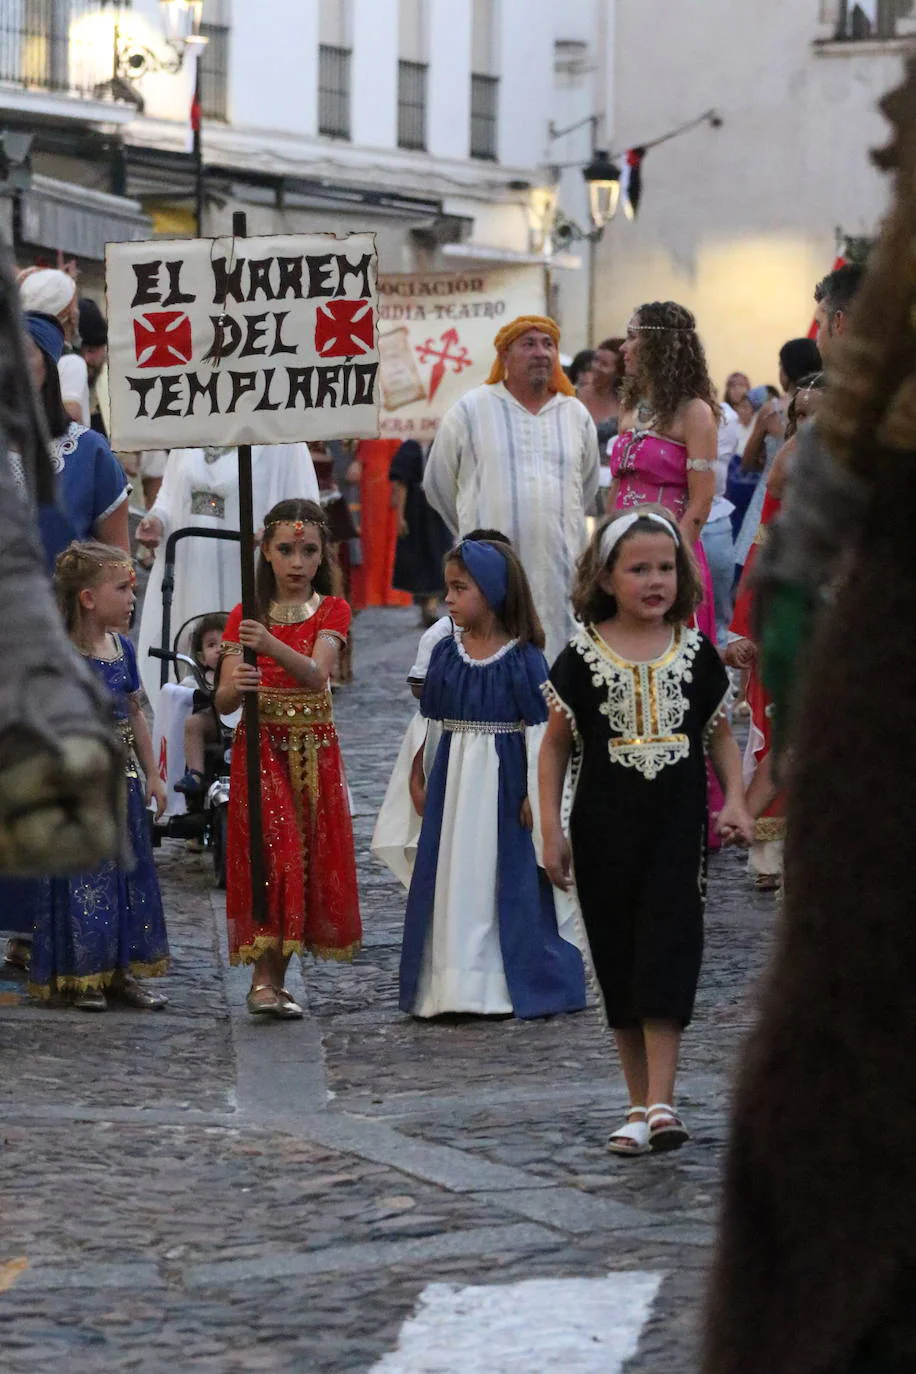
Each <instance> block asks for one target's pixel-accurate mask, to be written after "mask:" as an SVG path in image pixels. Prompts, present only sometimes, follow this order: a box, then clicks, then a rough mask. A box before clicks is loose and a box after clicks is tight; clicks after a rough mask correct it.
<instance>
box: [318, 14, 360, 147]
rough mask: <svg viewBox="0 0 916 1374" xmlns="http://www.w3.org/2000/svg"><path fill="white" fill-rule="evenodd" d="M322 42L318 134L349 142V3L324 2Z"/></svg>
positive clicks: (319, 66)
mask: <svg viewBox="0 0 916 1374" xmlns="http://www.w3.org/2000/svg"><path fill="white" fill-rule="evenodd" d="M318 41H319V45H320V46H319V49H318V132H319V133H320V134H324V135H325V137H327V138H349V137H350V59H351V56H352V51H353V47H352V41H351V38H350V3H349V0H320V8H319V19H318Z"/></svg>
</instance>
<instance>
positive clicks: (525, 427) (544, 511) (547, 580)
mask: <svg viewBox="0 0 916 1374" xmlns="http://www.w3.org/2000/svg"><path fill="white" fill-rule="evenodd" d="M598 475H599V458H598V435H597V431H596V429H595V424H594V421H593V420H592V417H591V416H590V415H589V413H588V411H587V410H586V409H585V406H584V405H582V403H581V401H578V400H576V398H575V397H574V396H564V395H561V394H560V393H559V392H558V393H556V394H555V395H554V396H552V397H551V399H550V400H549V401H548V402H547V404H546V405H545V406H543V407H542V409H541V410H539V411H538V413H537V414H536V415H533V414H532V413H531V411H529V410H527V409H526V408H525V406H523V405H522V404H521V403H520V402H519V401H517V400H516V399H515V397H514V396H513V395H512V394H511V392H509V391H508V390H507V389H506V387H505V386H504V385H503V384H502V383H501V382H500V383H498V384H497V385H496V386H486V385H485V386H479V387H475V388H474V390H472V391H469V392H468V393H467V395H466V396H463V397H462V398H461V400H460V401H457V402H456V403H455V404H454V405H453V406H452V408H451V409H450V410H449V411H448V412H447V413H446V415H445V416H444V417H443V419H442V423H441V424H440V426H439V430H438V433H437V434H436V438H435V441H434V442H433V446H432V449H431V450H430V454H429V459H428V462H427V465H426V472H425V476H424V479H423V486H424V489H425V491H426V496H427V499H428V501H429V503H430V505H431V506H433V507H434V509H435V510H437V511H438V512H439V514H440V515H441V516H442V518H443V520H444V521H445V522H446V524H447V525H448V526H449V528H450V529H451V530H452V531H453V533H455V534H456V535H457V534H459V533H460V534H466V533H468V531H470V530H472V529H474V528H477V527H485V528H486V527H489V528H492V529H498V530H501V531H502V532H503V534H505V535H506V536H507V537H508V538H509V539H511V541H512V543H513V545H514V547H515V551H516V553H517V554H518V556H519V557H520V559H521V560H522V563H523V564H524V568H525V571H526V573H527V574H528V580H529V582H530V583H531V591H532V594H533V596H534V604H535V606H536V607H537V611H538V615H539V616H540V617H541V621H542V623H543V626H544V633H545V634H546V636H547V647H546V650H545V653H546V657H547V661H548V663H552V662H553V660H554V659H555V658H556V657H557V655H558V654H559V653H560V651H561V649H563V648H564V646H565V645H566V644H567V642H568V641H569V640H570V638H571V637H572V635H573V634H574V633H575V629H576V625H575V621H574V619H573V615H572V609H571V607H570V595H571V592H572V586H573V580H574V577H575V569H576V560H577V558H578V557H579V554H580V553H581V551H582V549H583V548H584V546H585V542H586V523H585V516H586V512H587V511H588V510H589V508H590V507H591V505H592V502H593V501H594V499H595V495H596V493H597V491H598Z"/></svg>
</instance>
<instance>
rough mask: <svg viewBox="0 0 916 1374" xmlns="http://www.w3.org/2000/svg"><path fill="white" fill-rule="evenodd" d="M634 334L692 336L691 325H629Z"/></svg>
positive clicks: (693, 330) (692, 327) (692, 329)
mask: <svg viewBox="0 0 916 1374" xmlns="http://www.w3.org/2000/svg"><path fill="white" fill-rule="evenodd" d="M630 328H631V329H632V330H633V332H634V334H645V333H652V334H693V333H694V332H695V329H694V326H693V325H692V324H631V325H630Z"/></svg>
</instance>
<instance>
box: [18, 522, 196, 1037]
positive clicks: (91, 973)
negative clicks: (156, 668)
mask: <svg viewBox="0 0 916 1374" xmlns="http://www.w3.org/2000/svg"><path fill="white" fill-rule="evenodd" d="M55 581H56V586H57V593H58V600H59V602H60V607H61V611H62V613H63V616H64V620H65V622H66V625H67V630H68V632H69V634H70V638H71V639H72V640H73V642H74V644H75V645H76V647H77V648H78V649H79V650H80V652H81V653H83V654H85V656H86V658H87V659H88V660H89V663H90V665H91V666H92V668H93V669H94V670H95V671H96V672H97V673H98V675H99V677H100V678H101V679H102V681H103V682H104V684H105V686H106V687H107V688H108V691H109V692H110V694H111V698H112V714H113V717H114V723H115V727H116V729H117V731H118V733H119V734H120V736H121V738H122V740H123V743H124V748H125V771H126V782H127V788H126V805H127V839H128V845H129V854H128V859H127V862H126V863H123V864H117V863H114V862H111V863H105V864H102V865H101V866H100V867H99V868H96V869H93V871H92V872H91V873H83V874H80V875H78V876H76V877H74V876H70V877H67V878H45V879H43V880H42V881H41V882H40V883H39V884H38V885H37V886H38V893H37V901H36V906H37V914H36V919H35V935H34V943H33V945H32V965H31V978H30V982H29V991H30V992H31V994H32V995H33V996H34V997H36V998H38V999H39V1000H43V1001H44V1000H47V999H49V998H50V997H51V996H52V995H54V994H61V995H63V996H64V997H65V998H67V999H68V1000H69V1001H71V1003H72V1005H73V1006H75V1007H78V1008H79V1009H80V1010H82V1011H105V1010H106V1008H107V1006H108V998H114V999H116V1000H118V1001H120V1002H125V1003H127V1004H128V1005H130V1006H133V1007H138V1008H141V1009H144V1010H158V1009H159V1008H161V1007H164V1006H165V1005H166V999H165V998H164V997H161V996H158V995H156V994H154V993H152V992H150V991H149V989H148V988H146V987H144V985H143V984H142V983H141V982H140V981H139V980H140V978H141V977H143V976H145V977H155V976H157V975H160V974H163V973H165V971H166V969H167V968H168V963H169V949H168V941H167V938H166V933H165V921H164V918H163V914H162V901H161V898H160V895H159V880H158V878H157V876H156V869H155V866H154V864H153V854H152V847H151V843H150V834H149V816H148V813H147V806H148V805H149V803H150V802H153V801H154V802H155V804H156V809H157V812H158V814H159V815H161V814H162V812H163V810H164V809H165V802H166V793H165V785H164V784H163V783H162V781H161V780H160V778H159V775H158V773H157V771H156V767H155V762H154V759H153V747H152V742H151V740H150V733H149V727H148V726H147V724H146V720H145V718H144V716H143V713H142V711H141V708H140V698H139V693H140V679H139V676H138V673H137V660H136V656H135V654H134V647H133V645H132V644H131V642H130V640H129V639H127V638H126V636H125V635H124V634H121V633H120V631H122V630H126V629H127V627H128V623H129V621H130V614H131V611H132V610H133V605H134V582H135V577H134V571H133V566H132V564H131V562H130V560H129V559H128V558H127V555H126V554H125V553H124V551H123V549H118V548H114V547H112V546H111V545H108V544H99V543H94V542H86V543H73V544H71V545H70V547H69V548H68V549H65V550H64V552H63V553H62V554H61V555H60V557H59V558H58V560H57V571H56V579H55ZM138 763H139V767H138ZM140 769H142V773H141V771H140Z"/></svg>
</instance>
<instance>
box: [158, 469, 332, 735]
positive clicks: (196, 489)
mask: <svg viewBox="0 0 916 1374" xmlns="http://www.w3.org/2000/svg"><path fill="white" fill-rule="evenodd" d="M251 478H252V487H253V506H254V527H255V530H258V529H260V528H261V526H262V525H263V523H264V517H265V515H266V514H267V512H268V511H269V510H270V509H271V507H272V506H275V505H276V504H277V502H278V501H287V500H291V499H292V498H294V497H299V498H302V499H305V500H308V501H317V500H318V480H317V478H316V476H315V469H314V467H313V466H312V459H311V457H310V455H309V451H308V446H307V445H306V444H275V445H263V444H260V445H256V446H255V447H253V448H252V450H251ZM188 527H191V528H197V529H205V530H238V528H239V464H238V450H237V449H235V448H207V449H203V448H177V449H172V451H171V453H170V454H169V456H168V460H167V462H166V465H165V476H164V478H163V481H162V486H161V488H160V490H159V494H158V496H157V497H156V500H155V503H154V504H153V505H152V506H151V508H150V510H149V511H148V512H147V514H146V516H145V518H144V519H143V520H142V521H141V523H140V527H139V529H138V530H137V538H138V540H139V541H140V543H141V544H145V545H146V547H147V548H151V549H155V550H156V561H155V562H154V564H153V569H152V572H151V573H150V578H149V583H148V584H147V588H146V595H145V597H144V601H143V615H142V618H141V620H140V637H139V644H138V649H137V658H138V660H139V663H138V666H139V668H140V676H141V677H142V679H143V686H144V687H145V689H146V694H147V696H148V697H149V699H150V705H151V706H152V708H153V710H154V711H155V708H156V701H157V698H158V696H159V679H160V673H161V670H162V664H161V663H160V662H159V660H158V659H153V658H150V657H149V654H148V652H147V651H148V650H149V648H150V645H153V646H154V647H155V648H158V647H159V644H160V640H161V638H162V574H163V568H164V563H165V544H166V540H167V539H168V537H169V535H170V534H174V532H175V531H176V530H181V529H186V528H188ZM241 599H242V578H241V572H240V563H239V546H238V543H237V542H235V541H230V540H216V539H195V538H194V537H193V536H189V537H188V538H187V539H181V540H179V541H178V543H177V546H176V550H175V593H174V598H173V601H172V626H171V638H172V640H173V641H174V638H175V635H176V634H177V632H178V631H179V629H180V628H181V626H182V625H184V624H185V623H186V622H187V621H188V620H190V619H192V618H193V617H195V616H199V615H206V614H207V613H208V612H209V611H227V612H228V611H231V610H232V608H233V606H237V605H238V603H239V601H241Z"/></svg>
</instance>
